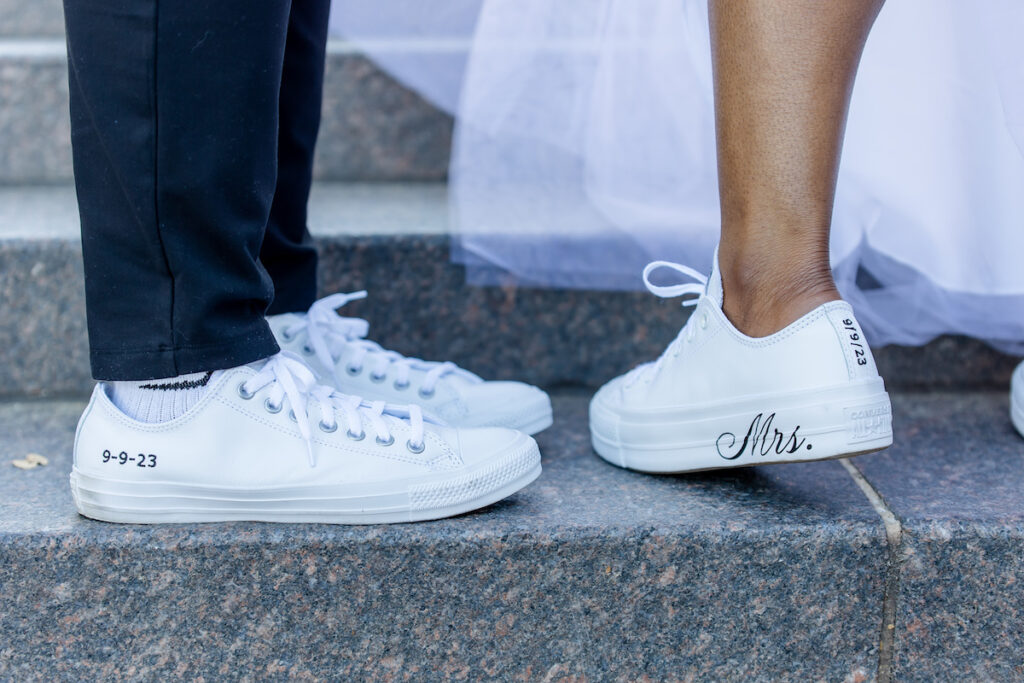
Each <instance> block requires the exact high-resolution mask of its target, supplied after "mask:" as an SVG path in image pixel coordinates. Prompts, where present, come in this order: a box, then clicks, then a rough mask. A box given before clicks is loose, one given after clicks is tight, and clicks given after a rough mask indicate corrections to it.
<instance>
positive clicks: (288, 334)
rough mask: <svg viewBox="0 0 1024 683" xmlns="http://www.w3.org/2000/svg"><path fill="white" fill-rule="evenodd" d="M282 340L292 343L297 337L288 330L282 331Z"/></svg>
mask: <svg viewBox="0 0 1024 683" xmlns="http://www.w3.org/2000/svg"><path fill="white" fill-rule="evenodd" d="M281 338H282V339H284V340H285V341H286V342H290V341H292V340H293V339H295V335H294V334H292V333H291V332H289V331H288V330H281Z"/></svg>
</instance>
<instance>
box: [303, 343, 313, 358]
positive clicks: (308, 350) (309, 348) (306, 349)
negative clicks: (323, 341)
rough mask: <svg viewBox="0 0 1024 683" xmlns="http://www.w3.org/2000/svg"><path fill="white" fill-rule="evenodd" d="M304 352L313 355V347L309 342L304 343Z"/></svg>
mask: <svg viewBox="0 0 1024 683" xmlns="http://www.w3.org/2000/svg"><path fill="white" fill-rule="evenodd" d="M302 352H303V353H304V354H306V355H307V356H312V355H313V347H312V346H310V345H309V344H304V345H303V347H302Z"/></svg>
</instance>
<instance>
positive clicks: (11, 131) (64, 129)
mask: <svg viewBox="0 0 1024 683" xmlns="http://www.w3.org/2000/svg"><path fill="white" fill-rule="evenodd" d="M23 4H25V5H29V4H31V3H23ZM0 18H2V17H0ZM395 49H396V50H400V49H402V46H401V45H398V44H396V46H395ZM0 103H2V106H0V183H22V184H25V183H32V182H55V181H70V180H71V127H70V121H69V118H68V82H67V61H66V54H65V47H64V40H63V39H62V38H55V39H48V40H11V41H4V40H3V39H2V38H0ZM451 132H452V120H451V117H450V116H448V115H447V114H444V113H443V112H440V111H439V110H437V109H436V108H434V107H433V106H431V105H430V104H428V103H427V102H426V101H424V100H423V99H422V98H420V97H419V96H418V95H416V94H414V93H412V92H410V91H409V90H407V89H406V88H405V87H403V86H401V85H399V84H398V83H397V82H396V81H395V80H394V79H392V78H391V77H390V76H388V75H387V74H385V73H384V72H382V71H381V70H380V69H379V68H377V67H376V66H374V65H373V64H372V63H371V62H370V61H368V60H367V59H366V58H365V57H363V56H361V55H360V54H358V53H356V52H353V51H352V49H351V48H350V47H348V46H345V45H344V44H340V43H332V44H331V48H330V52H329V54H328V59H327V71H326V74H325V76H324V106H323V120H322V123H321V134H320V144H319V145H318V146H317V155H316V166H315V172H316V175H317V177H318V178H322V179H329V180H352V179H356V180H439V179H443V178H444V177H445V176H446V174H447V169H448V155H449V152H450V149H451Z"/></svg>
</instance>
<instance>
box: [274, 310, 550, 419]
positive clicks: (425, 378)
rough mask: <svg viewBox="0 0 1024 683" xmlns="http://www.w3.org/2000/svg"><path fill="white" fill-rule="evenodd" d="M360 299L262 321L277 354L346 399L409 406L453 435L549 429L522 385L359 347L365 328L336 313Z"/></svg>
mask: <svg viewBox="0 0 1024 683" xmlns="http://www.w3.org/2000/svg"><path fill="white" fill-rule="evenodd" d="M365 297H366V292H355V293H353V294H332V295H330V296H327V297H324V298H323V299H320V300H319V301H317V302H316V303H315V304H313V306H311V307H310V309H309V311H308V312H306V313H286V314H282V315H275V316H271V317H269V318H268V319H267V321H268V322H269V323H270V327H271V329H272V330H273V331H274V336H275V337H277V341H278V344H280V345H281V348H282V349H285V350H287V351H291V352H293V353H295V354H296V355H298V356H300V357H301V358H302V359H303V360H304V361H305V362H306V363H307V364H308V365H309V366H310V367H311V368H312V369H313V372H315V373H316V376H317V378H318V379H319V381H320V382H323V383H324V384H329V385H331V386H333V387H334V388H336V389H337V390H338V391H341V392H343V393H346V394H356V395H358V396H365V397H367V398H371V399H379V400H384V401H388V402H392V403H416V404H418V405H419V406H421V407H422V408H423V410H424V412H425V413H426V414H427V415H429V416H431V417H433V418H435V419H437V420H439V421H442V422H444V423H445V424H449V425H452V426H454V427H508V428H509V429H517V430H519V431H521V432H525V433H526V434H536V433H537V432H539V431H541V430H544V429H547V428H548V427H550V426H551V419H552V416H551V400H550V399H549V398H548V395H547V394H546V393H544V392H543V391H541V390H540V389H538V388H537V387H534V386H530V385H529V384H524V383H522V382H496V381H488V382H485V381H484V380H482V379H481V378H480V377H477V376H476V375H474V374H473V373H471V372H467V371H466V370H463V369H462V368H460V367H458V366H457V365H455V364H454V363H437V362H430V361H423V360H420V359H418V358H407V357H405V356H403V355H401V354H399V353H396V352H395V351H388V350H386V349H383V348H381V347H380V345H378V344H377V343H375V342H372V341H370V340H368V339H366V338H365V337H366V334H367V332H368V330H369V324H368V323H367V322H366V321H365V320H362V319H359V318H345V317H342V316H340V315H338V313H337V309H339V308H341V307H342V306H344V305H345V304H347V303H348V302H350V301H354V300H356V299H362V298H365Z"/></svg>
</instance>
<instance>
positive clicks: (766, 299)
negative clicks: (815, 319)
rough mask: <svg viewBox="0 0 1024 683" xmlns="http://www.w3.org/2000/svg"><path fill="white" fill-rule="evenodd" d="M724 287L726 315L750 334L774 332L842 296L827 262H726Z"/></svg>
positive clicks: (754, 335)
mask: <svg viewBox="0 0 1024 683" xmlns="http://www.w3.org/2000/svg"><path fill="white" fill-rule="evenodd" d="M766 266H768V267H766ZM722 289H723V302H722V310H723V312H724V313H725V316H726V317H727V318H728V319H729V321H730V322H731V323H732V324H733V325H734V326H735V327H736V329H738V330H739V331H740V332H742V333H744V334H746V335H748V336H750V337H766V336H768V335H771V334H774V333H776V332H778V331H779V330H782V329H783V328H785V327H787V326H788V325H790V324H792V323H793V322H795V321H797V320H799V319H800V318H801V317H802V316H804V315H806V314H807V313H810V312H811V311H813V310H814V309H815V308H817V307H818V306H821V305H822V304H825V303H828V302H829V301H836V300H838V299H840V298H841V297H840V296H839V291H838V290H837V289H836V286H835V282H834V280H833V279H832V273H831V272H830V271H829V269H828V267H827V266H825V267H824V268H821V267H819V268H802V269H795V270H794V269H792V267H790V268H787V269H782V268H773V267H770V264H764V263H760V264H758V263H746V264H743V265H739V264H735V263H734V264H730V265H729V266H726V265H723V266H722Z"/></svg>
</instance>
